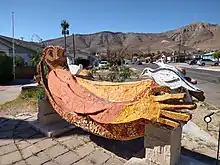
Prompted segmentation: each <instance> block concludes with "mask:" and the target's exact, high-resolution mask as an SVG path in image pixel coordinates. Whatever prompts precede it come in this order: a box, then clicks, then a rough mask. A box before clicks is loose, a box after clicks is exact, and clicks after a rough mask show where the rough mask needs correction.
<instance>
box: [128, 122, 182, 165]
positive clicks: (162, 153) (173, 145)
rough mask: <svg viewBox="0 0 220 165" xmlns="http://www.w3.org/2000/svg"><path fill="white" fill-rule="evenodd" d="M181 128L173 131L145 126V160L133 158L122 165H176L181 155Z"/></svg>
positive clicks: (154, 126) (149, 125)
mask: <svg viewBox="0 0 220 165" xmlns="http://www.w3.org/2000/svg"><path fill="white" fill-rule="evenodd" d="M181 136H182V127H178V128H176V129H174V130H171V129H166V128H161V127H158V126H156V125H151V124H148V125H146V126H145V136H144V149H145V158H143V159H140V158H136V157H133V158H131V159H130V160H128V161H127V162H126V163H125V164H124V165H178V164H179V161H180V155H181Z"/></svg>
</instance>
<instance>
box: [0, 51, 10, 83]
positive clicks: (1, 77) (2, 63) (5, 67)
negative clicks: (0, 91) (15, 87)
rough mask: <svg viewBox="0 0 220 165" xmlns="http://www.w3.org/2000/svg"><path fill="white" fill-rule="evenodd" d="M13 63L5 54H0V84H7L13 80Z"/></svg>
mask: <svg viewBox="0 0 220 165" xmlns="http://www.w3.org/2000/svg"><path fill="white" fill-rule="evenodd" d="M12 71H13V61H12V58H11V57H9V56H7V55H6V54H5V53H0V84H4V83H7V82H9V81H11V80H12V78H13V73H12Z"/></svg>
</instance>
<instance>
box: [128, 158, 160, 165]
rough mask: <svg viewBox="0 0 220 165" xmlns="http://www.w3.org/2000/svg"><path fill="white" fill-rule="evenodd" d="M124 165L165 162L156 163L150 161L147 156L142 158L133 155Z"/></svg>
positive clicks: (153, 164) (145, 164)
mask: <svg viewBox="0 0 220 165" xmlns="http://www.w3.org/2000/svg"><path fill="white" fill-rule="evenodd" d="M124 165H163V164H156V163H153V162H150V161H149V160H147V159H146V158H144V159H140V158H135V157H132V158H131V159H129V160H128V161H127V162H126V163H125V164H124Z"/></svg>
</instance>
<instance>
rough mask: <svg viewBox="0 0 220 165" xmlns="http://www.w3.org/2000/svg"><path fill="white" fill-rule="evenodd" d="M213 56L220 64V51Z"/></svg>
mask: <svg viewBox="0 0 220 165" xmlns="http://www.w3.org/2000/svg"><path fill="white" fill-rule="evenodd" d="M213 56H214V57H215V58H217V60H218V62H219V58H220V50H218V51H216V52H215V53H214V54H213Z"/></svg>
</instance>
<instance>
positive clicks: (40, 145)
mask: <svg viewBox="0 0 220 165" xmlns="http://www.w3.org/2000/svg"><path fill="white" fill-rule="evenodd" d="M56 144H57V142H56V141H54V140H52V139H44V140H41V141H39V142H37V143H36V144H35V146H37V147H38V148H40V149H42V150H45V149H47V148H49V147H52V146H54V145H56Z"/></svg>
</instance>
